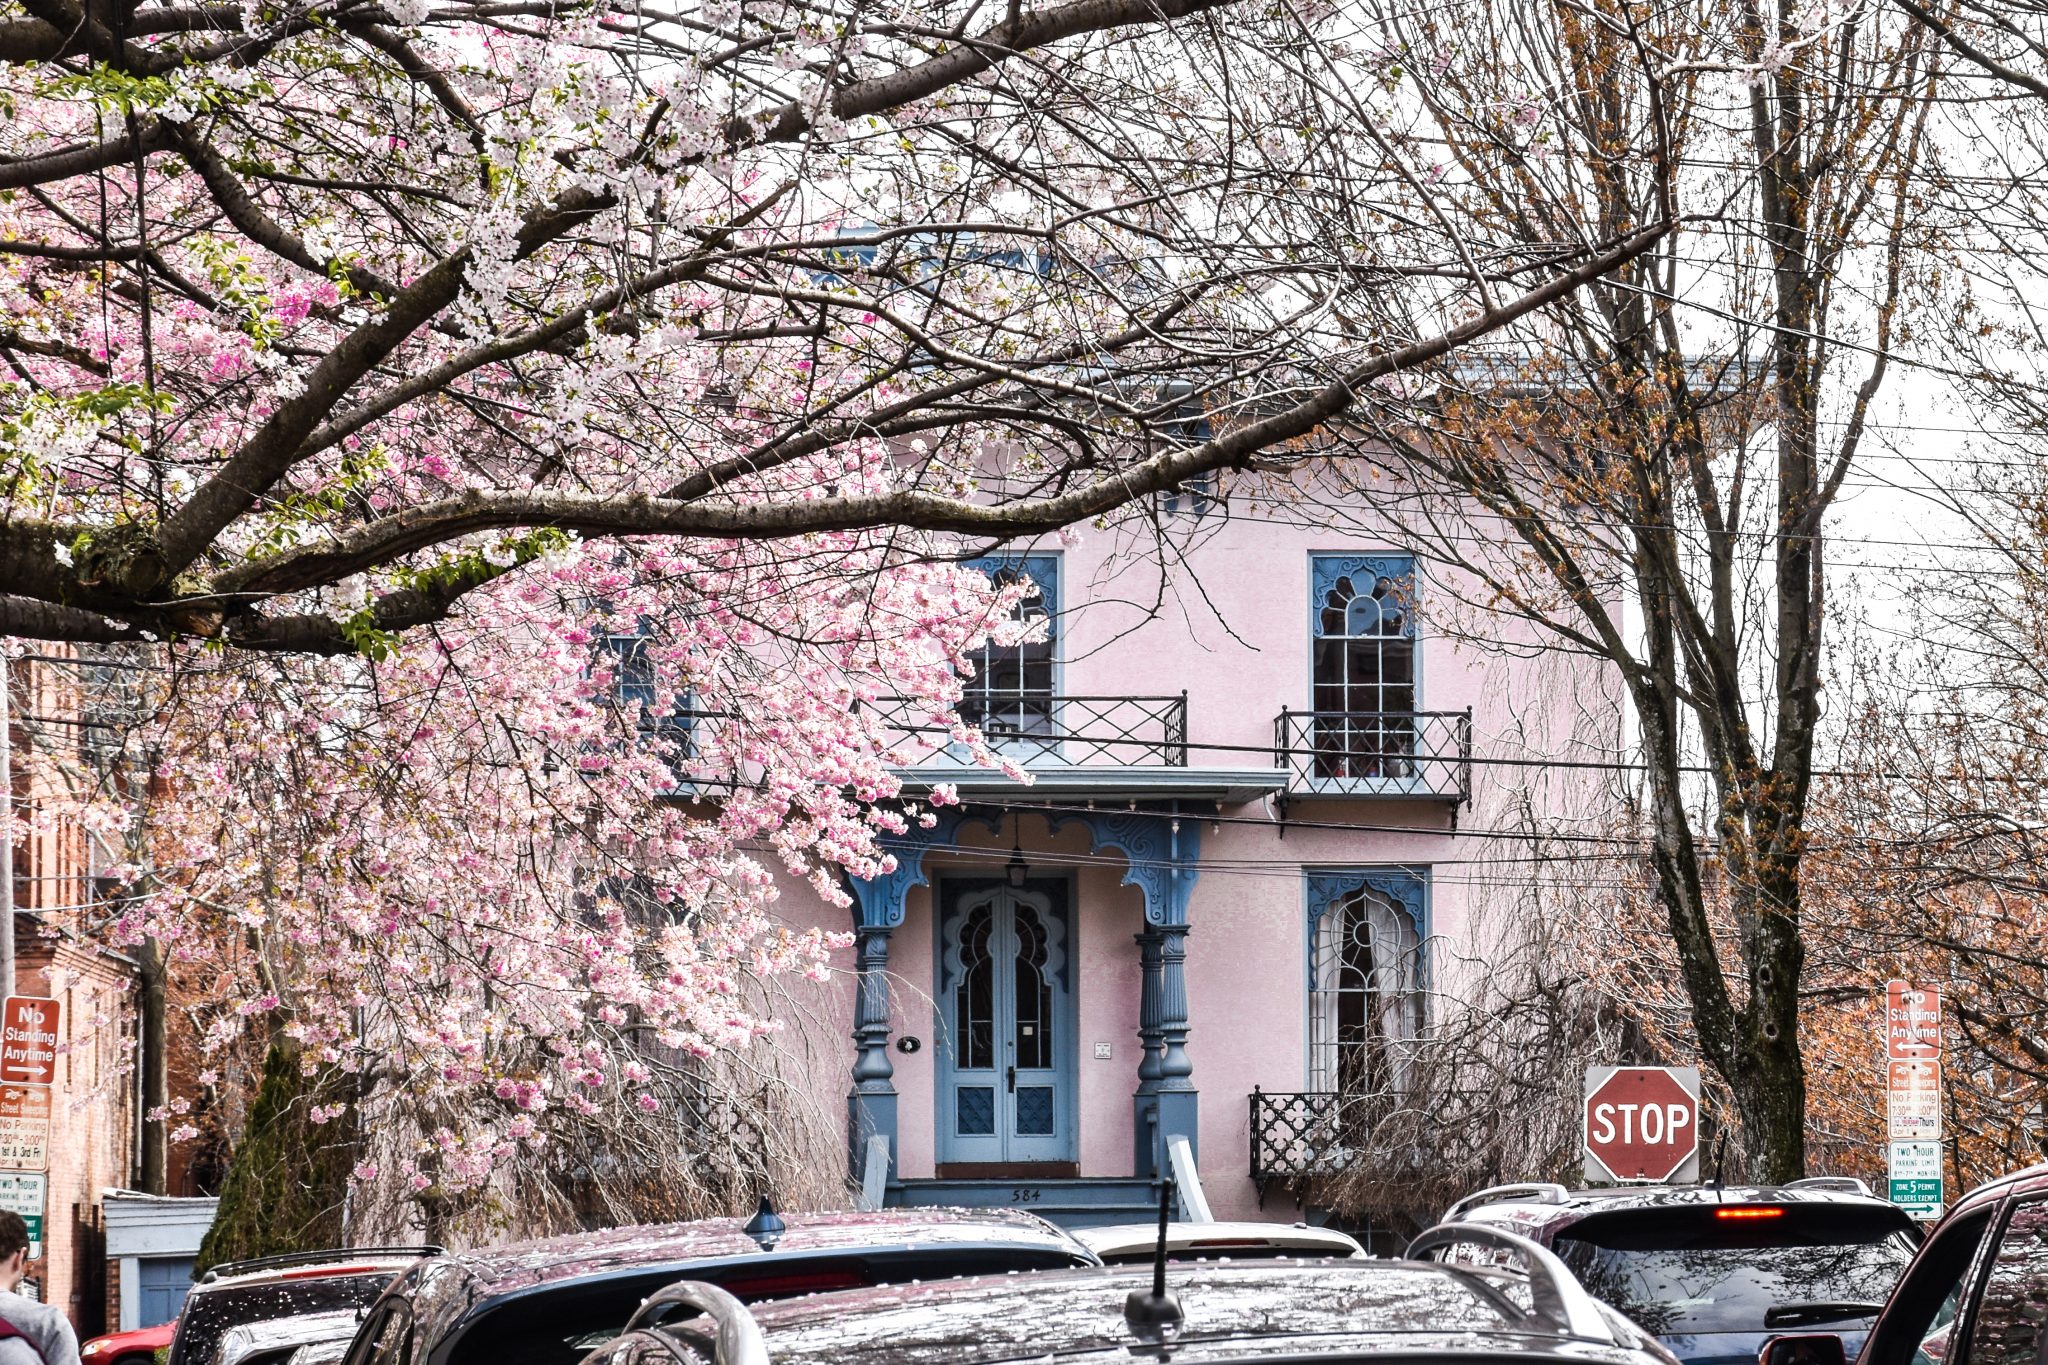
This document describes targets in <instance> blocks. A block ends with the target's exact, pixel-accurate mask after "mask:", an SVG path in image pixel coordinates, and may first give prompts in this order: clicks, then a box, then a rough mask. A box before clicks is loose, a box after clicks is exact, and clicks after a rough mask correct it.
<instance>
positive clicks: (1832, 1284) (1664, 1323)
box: [1444, 1177, 2031, 1365]
mask: <svg viewBox="0 0 2048 1365" xmlns="http://www.w3.org/2000/svg"><path fill="white" fill-rule="evenodd" d="M1444 1221H1445V1222H1446V1223H1448V1224H1485V1225H1489V1226H1494V1227H1504V1228H1507V1229H1509V1230H1511V1231H1514V1232H1518V1233H1521V1234H1522V1235H1524V1236H1526V1237H1528V1238H1530V1239H1532V1240H1534V1241H1536V1242H1538V1243H1540V1244H1542V1245H1543V1246H1546V1247H1549V1248H1550V1249H1551V1250H1553V1251H1555V1252H1556V1253H1557V1255H1558V1257H1559V1258H1560V1259H1561V1260H1563V1261H1564V1263H1565V1265H1566V1266H1568V1267H1569V1268H1570V1269H1571V1271H1572V1273H1573V1274H1574V1275H1576V1276H1577V1277H1578V1279H1579V1281H1580V1283H1582V1284H1584V1285H1585V1287H1586V1289H1587V1291H1588V1292H1590V1293H1591V1294H1592V1295H1593V1296H1594V1297H1595V1298H1598V1299H1600V1300H1602V1301H1604V1302H1606V1303H1608V1304H1611V1305H1613V1306H1614V1307H1615V1308H1618V1309H1620V1310H1621V1311H1622V1312H1624V1313H1626V1314H1627V1315H1628V1316H1629V1317H1631V1318H1633V1319H1634V1320H1635V1321H1636V1322H1637V1323H1639V1324H1641V1325H1642V1327H1643V1328H1644V1329H1645V1330H1647V1331H1649V1332H1652V1333H1654V1334H1656V1336H1657V1338H1658V1340H1660V1341H1662V1342H1663V1343H1664V1345H1665V1346H1667V1347H1669V1348H1670V1350H1671V1351H1672V1353H1673V1354H1674V1355H1676V1356H1677V1357H1678V1358H1679V1359H1680V1360H1681V1361H1684V1362H1686V1365H1751V1362H1753V1361H1755V1359H1756V1356H1757V1352H1758V1350H1760V1349H1761V1348H1762V1346H1763V1344H1764V1342H1765V1341H1767V1340H1768V1339H1769V1338H1770V1337H1772V1336H1773V1335H1775V1334H1777V1333H1780V1332H1785V1331H1796V1330H1798V1329H1800V1328H1802V1327H1813V1326H1823V1325H1826V1326H1830V1327H1834V1328H1836V1329H1837V1330H1839V1331H1841V1332H1842V1333H1844V1334H1845V1336H1846V1337H1847V1338H1849V1339H1850V1340H1854V1341H1858V1342H1860V1341H1861V1339H1862V1334H1863V1333H1864V1332H1865V1331H1866V1330H1868V1328H1869V1325H1870V1322H1871V1320H1872V1319H1873V1318H1875V1317H1876V1316H1877V1311H1878V1308H1879V1306H1880V1305H1882V1304H1883V1303H1884V1300H1885V1296H1886V1295H1887V1294H1889V1293H1890V1292H1891V1288H1892V1285H1893V1284H1895V1283H1896V1282H1897V1281H1898V1278H1899V1276H1900V1275H1901V1274H1902V1273H1903V1272H1904V1271H1905V1268H1906V1265H1907V1263H1908V1262H1910V1261H1911V1260H1912V1258H1913V1253H1914V1250H1915V1249H1916V1248H1917V1247H1918V1245H1919V1237H1920V1234H1919V1230H1918V1228H1916V1226H1915V1225H1914V1223H1913V1221H1912V1220H1911V1219H1909V1218H1908V1217H1906V1215H1905V1214H1904V1213H1903V1212H1901V1211H1900V1210H1899V1208H1898V1207H1897V1206H1896V1205H1894V1204H1890V1203H1887V1202H1886V1201H1884V1200H1882V1199H1878V1198H1876V1197H1875V1196H1873V1195H1872V1194H1871V1193H1870V1191H1869V1190H1868V1189H1866V1188H1864V1186H1863V1184H1862V1182H1860V1181H1856V1180H1848V1179H1841V1178H1835V1177H1817V1178H1815V1179H1812V1180H1801V1181H1794V1182H1793V1183H1791V1184H1789V1185H1779V1186H1761V1187H1742V1188H1736V1187H1728V1188H1721V1187H1719V1186H1714V1185H1696V1186H1625V1187H1621V1188H1618V1189H1606V1190H1567V1189H1565V1188H1564V1187H1563V1186H1561V1185H1543V1184H1536V1185H1505V1186H1500V1187H1497V1188H1495V1189H1490V1190H1481V1191H1480V1192H1479V1193H1477V1194H1474V1195H1471V1196H1468V1197H1467V1198H1464V1199H1461V1200H1459V1201H1458V1202H1457V1203H1456V1204H1453V1205H1452V1206H1451V1207H1450V1209H1449V1210H1448V1211H1447V1212H1446V1213H1445V1215H1444ZM2030 1365H2031V1363H2030Z"/></svg>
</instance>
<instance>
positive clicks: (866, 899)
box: [847, 807, 1202, 929]
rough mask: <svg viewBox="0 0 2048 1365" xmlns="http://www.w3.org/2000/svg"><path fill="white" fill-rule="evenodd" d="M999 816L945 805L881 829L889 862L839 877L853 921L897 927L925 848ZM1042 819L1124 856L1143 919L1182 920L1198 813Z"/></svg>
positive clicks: (993, 823) (1095, 847) (1061, 814)
mask: <svg viewBox="0 0 2048 1365" xmlns="http://www.w3.org/2000/svg"><path fill="white" fill-rule="evenodd" d="M1005 818H1007V817H1006V814H1005V812H1003V811H1000V810H992V811H988V812H986V813H976V812H972V811H969V810H966V809H963V808H960V807H950V808H948V809H946V810H943V811H940V812H939V813H938V821H937V823H936V824H934V825H933V826H932V827H931V828H930V829H922V828H919V827H918V826H916V825H912V826H911V828H910V829H908V830H906V831H904V832H903V833H902V834H886V835H883V836H882V837H881V838H880V839H878V840H877V841H876V842H877V843H878V844H879V845H880V846H881V848H882V849H883V850H885V851H886V852H888V853H891V854H894V855H895V858H896V867H895V869H894V870H893V871H890V872H886V873H883V874H882V875H881V876H879V877H873V878H870V879H868V880H866V881H863V880H861V879H860V878H857V877H849V878H848V879H847V884H848V886H849V888H850V889H851V891H852V893H853V901H854V910H855V917H856V918H855V922H856V924H857V925H858V927H860V928H862V929H895V928H897V927H898V926H900V925H901V924H902V923H903V907H904V901H905V899H906V898H907V897H908V896H909V895H910V888H911V887H913V886H925V885H928V884H929V882H930V878H929V877H928V876H927V875H926V873H925V870H924V859H925V855H926V854H927V853H929V852H931V851H932V850H933V849H934V848H944V847H949V846H951V845H952V844H953V843H954V842H955V841H956V840H957V839H958V837H959V833H960V830H961V828H962V827H963V826H965V825H969V824H978V825H980V826H982V827H983V828H985V829H987V830H988V831H989V832H990V833H992V834H999V833H1001V832H1002V824H1003V821H1004V819H1005ZM1046 819H1047V822H1048V823H1049V824H1050V825H1051V827H1052V829H1053V831H1054V832H1055V833H1057V832H1058V831H1059V830H1061V829H1064V828H1065V827H1066V826H1068V825H1071V824H1073V823H1075V822H1076V821H1078V822H1080V823H1081V824H1084V825H1086V826H1087V827H1088V837H1089V840H1090V851H1091V852H1094V853H1100V852H1102V851H1103V850H1104V849H1115V850H1116V851H1117V852H1119V853H1121V854H1123V855H1124V859H1125V862H1126V864H1127V866H1126V867H1125V869H1124V876H1123V884H1124V885H1125V886H1135V887H1137V888H1138V890H1139V892H1140V893H1141V894H1143V896H1144V897H1145V922H1146V923H1147V924H1150V925H1153V926H1163V925H1184V924H1186V923H1187V922H1188V900H1189V898H1190V897H1192V896H1193V895H1194V891H1195V877H1196V875H1197V869H1196V863H1197V860H1198V859H1199V857H1200V855H1201V849H1202V826H1201V821H1200V820H1198V819H1196V818H1194V817H1192V816H1188V817H1180V816H1174V815H1154V814H1151V813H1149V812H1145V811H1054V812H1050V813H1048V814H1047V816H1046Z"/></svg>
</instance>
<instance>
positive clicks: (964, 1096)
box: [953, 1085, 996, 1137]
mask: <svg viewBox="0 0 2048 1365" xmlns="http://www.w3.org/2000/svg"><path fill="white" fill-rule="evenodd" d="M953 1095H954V1102H953V1113H954V1127H955V1128H956V1129H958V1130H959V1133H960V1135H961V1136H962V1137H987V1136H989V1135H990V1134H991V1133H993V1132H995V1130H996V1091H995V1087H994V1086H992V1085H963V1086H958V1087H956V1088H955V1089H954V1092H953Z"/></svg>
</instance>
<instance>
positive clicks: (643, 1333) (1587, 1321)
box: [586, 1230, 1672, 1365]
mask: <svg viewBox="0 0 2048 1365" xmlns="http://www.w3.org/2000/svg"><path fill="white" fill-rule="evenodd" d="M1488 1231H1490V1232H1491V1235H1492V1236H1493V1237H1494V1238H1496V1239H1507V1240H1497V1241H1496V1245H1512V1246H1513V1248H1514V1249H1515V1250H1516V1251H1517V1252H1518V1253H1519V1254H1521V1255H1523V1256H1524V1258H1525V1263H1526V1264H1529V1265H1530V1267H1531V1271H1530V1274H1529V1275H1528V1276H1527V1277H1517V1276H1512V1275H1509V1274H1506V1273H1504V1272H1502V1271H1499V1270H1495V1269H1491V1268H1481V1267H1470V1266H1460V1265H1452V1264H1444V1263H1435V1262H1425V1261H1415V1260H1409V1261H1391V1260H1367V1259H1363V1258H1360V1259H1354V1260H1328V1259H1320V1258H1318V1259H1310V1260H1291V1259H1284V1258H1283V1259H1270V1260H1256V1261H1247V1262H1242V1263H1239V1262H1232V1263H1227V1264H1226V1263H1224V1262H1220V1261H1214V1262H1208V1261H1205V1262H1201V1263H1198V1264H1194V1265H1182V1266H1177V1267H1174V1268H1173V1269H1171V1270H1170V1271H1168V1272H1167V1274H1166V1275H1165V1276H1164V1277H1163V1278H1164V1280H1165V1282H1166V1286H1165V1287H1166V1288H1167V1289H1168V1290H1169V1291H1170V1292H1169V1294H1168V1295H1166V1296H1164V1297H1162V1296H1159V1295H1157V1294H1155V1293H1154V1289H1155V1288H1156V1283H1155V1281H1154V1279H1153V1269H1152V1268H1151V1267H1138V1266H1113V1267H1109V1268H1106V1269H1102V1270H1076V1271H1053V1272H1046V1273H1042V1274H1037V1275H1016V1276H1005V1277H999V1278H995V1277H991V1278H980V1279H968V1280H954V1281H949V1282H946V1283H941V1284H920V1285H895V1286H890V1287H887V1288H880V1289H866V1290H855V1291H850V1292H842V1293H833V1294H819V1295H816V1296H814V1297H811V1298H805V1299H797V1300H791V1301H788V1302H784V1303H774V1304H766V1305H762V1306H759V1307H755V1308H751V1309H750V1308H748V1307H746V1306H744V1305H742V1304H740V1303H738V1302H737V1301H736V1300H733V1299H732V1298H731V1297H730V1296H728V1295H725V1294H723V1293H722V1292H721V1291H719V1290H718V1289H717V1288H716V1287H715V1286H710V1285H703V1284H693V1283H685V1284H680V1285H675V1286H671V1287H670V1288H669V1289H667V1290H664V1291H663V1292H662V1293H661V1294H658V1295H656V1296H654V1297H653V1298H651V1299H650V1300H649V1301H648V1303H647V1305H646V1307H645V1308H643V1309H642V1310H641V1312H640V1313H639V1314H638V1315H636V1319H635V1321H634V1322H633V1324H632V1325H631V1327H630V1328H629V1330H628V1331H627V1332H626V1333H625V1334H624V1335H622V1336H621V1337H620V1338H619V1339H618V1340H616V1341H614V1342H611V1343H609V1344H608V1345H606V1346H604V1347H603V1348H601V1349H600V1350H598V1351H595V1352H593V1353H592V1354H591V1355H590V1356H589V1357H587V1359H586V1365H677V1362H678V1361H685V1362H688V1361H708V1362H712V1363H713V1365H766V1362H769V1361H771V1360H772V1361H773V1362H774V1365H998V1362H1012V1361H1048V1360H1055V1359H1056V1360H1058V1361H1060V1362H1061V1365H1089V1363H1090V1362H1108V1361H1132V1360H1171V1361H1172V1362H1173V1365H1198V1363H1199V1365H1238V1363H1240V1362H1242V1363H1244V1365H1250V1362H1282V1361H1284V1362H1300V1361H1318V1362H1321V1361H1330V1362H1343V1361H1350V1362H1355V1363H1357V1365H1364V1363H1365V1362H1372V1363H1373V1365H1384V1362H1385V1361H1386V1360H1387V1359H1388V1358H1389V1357H1393V1358H1394V1359H1397V1360H1399V1361H1401V1362H1403V1365H1423V1363H1424V1362H1429V1361H1431V1360H1442V1361H1444V1362H1447V1363H1448V1362H1457V1363H1458V1365H1472V1363H1473V1362H1477V1361H1485V1362H1502V1365H1507V1363H1508V1362H1514V1363H1516V1365H1521V1363H1522V1362H1527V1365H1538V1363H1539V1362H1541V1363H1543V1365H1565V1362H1572V1365H1672V1361H1671V1357H1670V1355H1669V1354H1668V1353H1666V1352H1665V1351H1664V1350H1663V1349H1662V1348H1661V1347H1659V1346H1658V1345H1657V1344H1656V1342H1655V1341H1654V1340H1652V1339H1651V1338H1650V1337H1649V1336H1648V1335H1646V1334H1645V1333H1643V1332H1642V1331H1640V1330H1639V1329H1638V1328H1636V1327H1635V1326H1634V1325H1633V1324H1632V1323H1630V1322H1629V1321H1628V1320H1627V1319H1626V1318H1624V1317H1622V1316H1621V1315H1620V1314H1618V1313H1616V1312H1614V1311H1613V1310H1611V1309H1608V1308H1605V1307H1603V1306H1602V1305H1600V1304H1598V1303H1596V1302H1595V1301H1594V1300H1593V1299H1592V1298H1591V1297H1590V1296H1588V1295H1587V1294H1586V1292H1585V1290H1583V1289H1582V1288H1580V1287H1579V1285H1578V1284H1577V1282H1576V1281H1574V1280H1573V1279H1572V1276H1571V1273H1570V1272H1569V1271H1567V1270H1565V1269H1564V1267H1563V1265H1562V1264H1561V1263H1560V1262H1559V1261H1558V1260H1557V1258H1556V1257H1554V1256H1551V1255H1549V1253H1547V1252H1545V1251H1543V1250H1542V1248H1540V1247H1537V1246H1535V1245H1534V1244H1533V1243H1530V1242H1527V1241H1525V1240H1523V1239H1521V1238H1514V1237H1513V1235H1512V1234H1508V1233H1503V1232H1498V1231H1494V1230H1488ZM1461 1235H1471V1234H1470V1233H1469V1232H1468V1233H1463V1234H1461ZM1510 1288H1519V1290H1520V1292H1521V1294H1522V1296H1523V1297H1526V1298H1527V1299H1529V1300H1530V1301H1531V1302H1532V1303H1533V1305H1534V1311H1530V1310H1528V1309H1525V1308H1523V1307H1521V1306H1520V1305H1518V1304H1517V1303H1516V1302H1514V1297H1513V1295H1512V1294H1510V1293H1509V1292H1507V1290H1508V1289H1510ZM685 1314H694V1315H696V1316H688V1317H683V1316H682V1315H685ZM672 1317H673V1318H678V1319H679V1320H675V1321H670V1320H669V1319H670V1318H672Z"/></svg>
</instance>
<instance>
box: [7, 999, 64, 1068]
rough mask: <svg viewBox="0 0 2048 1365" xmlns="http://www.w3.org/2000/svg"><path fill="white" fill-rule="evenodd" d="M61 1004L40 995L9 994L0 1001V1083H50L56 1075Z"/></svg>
mask: <svg viewBox="0 0 2048 1365" xmlns="http://www.w3.org/2000/svg"><path fill="white" fill-rule="evenodd" d="M63 1008H64V1007H63V1006H62V1005H60V1004H58V1003H57V1002H56V1001H55V1000H48V999H45V998H43V997H42V996H39V995H10V996H8V997H7V1000H6V1002H5V1003H4V1004H0V1084H7V1083H9V1082H12V1083H13V1084H15V1085H49V1084H51V1083H52V1082H54V1081H55V1080H56V1079H57V1037H58V1032H57V1021H58V1018H59V1016H60V1015H61V1014H62V1012H63Z"/></svg>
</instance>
